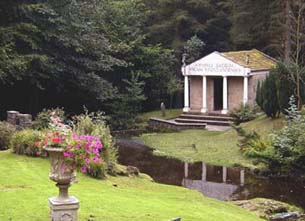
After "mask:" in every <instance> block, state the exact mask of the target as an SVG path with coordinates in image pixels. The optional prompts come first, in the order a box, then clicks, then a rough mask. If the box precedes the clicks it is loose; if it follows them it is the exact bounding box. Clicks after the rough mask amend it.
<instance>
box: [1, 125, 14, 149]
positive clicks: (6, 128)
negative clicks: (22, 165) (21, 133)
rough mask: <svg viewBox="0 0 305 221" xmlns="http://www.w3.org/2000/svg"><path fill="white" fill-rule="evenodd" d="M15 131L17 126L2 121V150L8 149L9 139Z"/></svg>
mask: <svg viewBox="0 0 305 221" xmlns="http://www.w3.org/2000/svg"><path fill="white" fill-rule="evenodd" d="M14 132H15V127H14V126H12V125H11V124H9V123H7V122H4V121H3V122H1V121H0V150H7V149H8V147H9V141H10V139H11V137H12V135H13V134H14Z"/></svg>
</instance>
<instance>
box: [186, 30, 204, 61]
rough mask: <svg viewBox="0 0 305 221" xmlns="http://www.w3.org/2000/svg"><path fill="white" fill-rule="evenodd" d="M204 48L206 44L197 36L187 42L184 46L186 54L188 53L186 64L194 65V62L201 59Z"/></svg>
mask: <svg viewBox="0 0 305 221" xmlns="http://www.w3.org/2000/svg"><path fill="white" fill-rule="evenodd" d="M204 46H205V43H204V42H203V41H202V40H201V39H200V38H198V37H197V35H194V36H193V37H191V38H190V39H189V40H187V42H186V44H185V46H184V52H185V53H186V62H187V63H192V62H193V61H195V60H197V59H198V58H200V55H201V52H202V49H203V47H204Z"/></svg>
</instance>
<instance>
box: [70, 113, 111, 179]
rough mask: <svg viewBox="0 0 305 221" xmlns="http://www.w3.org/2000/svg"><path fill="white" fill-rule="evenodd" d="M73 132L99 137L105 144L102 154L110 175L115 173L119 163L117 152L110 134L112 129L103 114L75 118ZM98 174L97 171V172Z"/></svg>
mask: <svg viewBox="0 0 305 221" xmlns="http://www.w3.org/2000/svg"><path fill="white" fill-rule="evenodd" d="M73 131H74V132H75V133H76V134H87V135H92V136H95V137H99V138H100V139H101V141H102V144H103V149H102V152H101V156H102V159H103V160H104V161H105V162H106V166H105V167H106V169H107V170H108V173H113V172H114V165H115V164H116V162H117V150H116V148H115V147H114V142H113V139H112V136H111V134H110V129H109V127H108V126H107V125H106V123H105V117H104V116H103V115H102V114H101V113H90V114H88V112H86V113H85V114H82V115H78V116H75V117H74V121H73ZM94 173H96V170H95V172H94Z"/></svg>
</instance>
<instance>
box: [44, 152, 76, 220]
mask: <svg viewBox="0 0 305 221" xmlns="http://www.w3.org/2000/svg"><path fill="white" fill-rule="evenodd" d="M44 149H45V150H46V151H47V152H48V153H49V155H50V160H51V171H50V174H49V178H50V179H51V180H53V181H54V182H56V183H57V184H56V186H57V187H58V188H59V194H58V196H57V197H51V198H49V206H50V210H51V211H50V220H51V221H77V211H78V208H79V201H78V199H77V198H76V197H74V196H69V193H68V189H69V187H70V183H71V181H72V180H73V179H74V178H75V176H76V175H75V173H74V172H70V171H68V170H64V169H63V168H64V167H65V165H64V155H63V152H64V149H63V148H55V147H46V148H44Z"/></svg>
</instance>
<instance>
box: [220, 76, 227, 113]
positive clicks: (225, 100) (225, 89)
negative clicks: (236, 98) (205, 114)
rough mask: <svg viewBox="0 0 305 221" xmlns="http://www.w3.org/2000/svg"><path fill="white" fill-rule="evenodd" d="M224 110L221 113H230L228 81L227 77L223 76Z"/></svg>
mask: <svg viewBox="0 0 305 221" xmlns="http://www.w3.org/2000/svg"><path fill="white" fill-rule="evenodd" d="M222 105H223V108H222V111H221V113H222V114H227V113H228V79H227V76H223V103H222Z"/></svg>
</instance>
